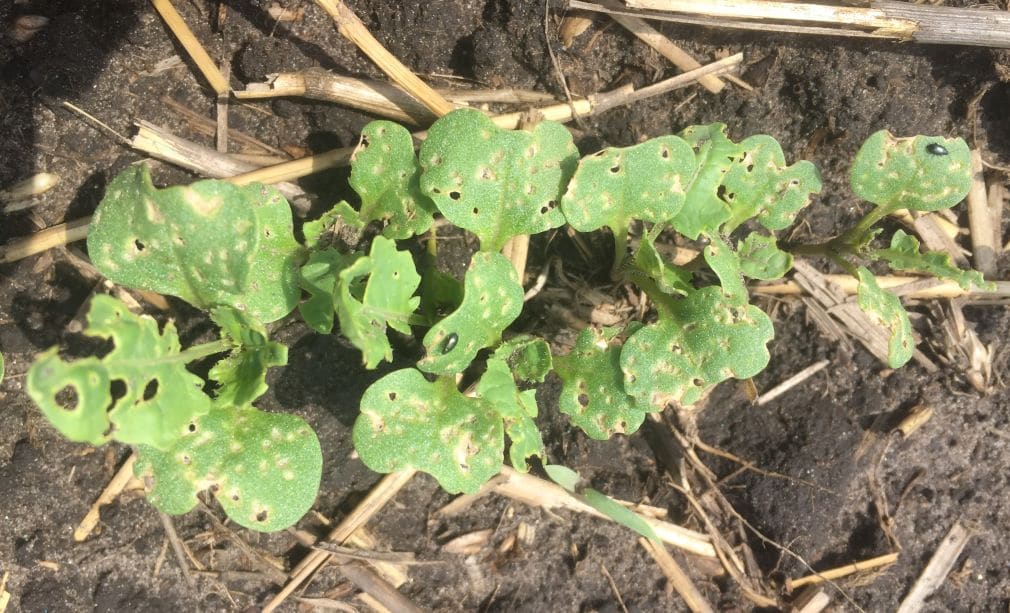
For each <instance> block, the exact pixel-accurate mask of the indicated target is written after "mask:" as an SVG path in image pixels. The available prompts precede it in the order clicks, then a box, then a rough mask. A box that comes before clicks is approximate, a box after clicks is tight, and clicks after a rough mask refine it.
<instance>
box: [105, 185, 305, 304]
mask: <svg viewBox="0 0 1010 613" xmlns="http://www.w3.org/2000/svg"><path fill="white" fill-rule="evenodd" d="M301 253H302V250H301V247H299V245H298V243H296V242H295V239H294V235H293V231H292V225H291V209H290V207H289V206H288V203H287V202H286V201H285V200H284V197H283V196H282V195H281V194H280V192H278V191H277V190H276V189H274V188H272V187H268V186H265V185H260V184H252V185H245V186H238V185H233V184H231V183H229V182H227V181H216V180H210V181H197V182H196V183H193V184H192V185H189V186H177V187H169V188H166V189H157V188H155V187H154V185H153V184H152V183H151V176H150V171H149V170H148V168H147V167H146V166H143V165H141V166H133V167H131V168H129V169H127V170H125V171H123V172H122V173H120V174H119V176H117V177H116V178H115V179H113V181H112V183H110V184H109V188H108V190H107V191H106V194H105V198H103V199H102V202H101V203H100V204H99V206H98V210H97V211H95V215H94V218H93V219H92V222H91V226H90V228H89V230H88V254H89V255H90V256H91V259H92V261H93V262H94V263H95V266H96V267H98V269H99V270H100V271H101V272H102V274H104V275H105V276H106V277H108V278H109V279H110V280H112V281H114V282H116V283H120V284H123V285H127V286H129V287H134V288H138V289H145V290H149V291H153V292H158V293H161V294H170V295H172V296H178V297H179V298H182V299H183V300H185V301H186V302H189V303H190V304H192V305H194V306H197V307H200V308H209V307H212V306H216V305H219V304H225V305H229V306H232V307H235V308H237V309H239V310H243V311H248V312H249V313H250V314H252V315H253V316H254V317H256V318H257V319H259V320H260V321H263V322H271V321H275V320H277V319H280V318H281V317H283V316H285V315H287V314H288V313H290V312H291V310H292V309H294V307H295V303H296V302H297V300H298V296H299V292H298V273H297V265H298V263H299V262H298V260H299V259H300V258H301V257H302V256H301Z"/></svg>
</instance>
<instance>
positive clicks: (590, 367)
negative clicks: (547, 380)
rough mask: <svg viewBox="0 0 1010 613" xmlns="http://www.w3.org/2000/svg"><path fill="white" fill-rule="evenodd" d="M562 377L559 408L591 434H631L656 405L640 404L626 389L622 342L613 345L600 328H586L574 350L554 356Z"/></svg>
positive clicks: (598, 436)
mask: <svg viewBox="0 0 1010 613" xmlns="http://www.w3.org/2000/svg"><path fill="white" fill-rule="evenodd" d="M554 370H555V372H557V373H558V376H559V377H561V382H562V388H561V397H560V400H559V408H560V409H561V412H562V413H565V414H566V415H568V416H569V417H571V420H572V423H574V424H575V425H576V426H578V427H580V428H582V430H583V431H584V432H585V433H586V434H587V435H589V437H590V438H595V439H599V440H605V439H608V438H610V437H611V436H612V435H614V434H618V433H624V434H631V433H633V432H635V431H636V430H638V428H639V426H641V425H642V422H643V421H644V420H645V414H646V413H648V412H651V411H655V410H656V409H654V408H652V406H651V405H649V404H639V403H638V402H636V401H635V399H634V398H632V397H631V396H629V395H628V394H626V393H624V374H623V373H622V372H621V346H620V345H611V344H610V343H609V342H608V339H607V338H606V337H605V336H604V335H603V334H601V333H600V332H598V331H596V330H593V329H591V328H589V329H586V330H583V331H582V333H581V334H579V338H578V340H577V341H576V343H575V347H574V348H573V349H572V351H571V353H569V354H568V355H565V356H561V357H557V358H555V360H554Z"/></svg>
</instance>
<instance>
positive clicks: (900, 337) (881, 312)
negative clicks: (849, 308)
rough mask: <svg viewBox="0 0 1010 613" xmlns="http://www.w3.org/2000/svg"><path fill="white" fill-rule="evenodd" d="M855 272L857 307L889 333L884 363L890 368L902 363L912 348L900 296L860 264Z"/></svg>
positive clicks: (903, 363) (912, 350)
mask: <svg viewBox="0 0 1010 613" xmlns="http://www.w3.org/2000/svg"><path fill="white" fill-rule="evenodd" d="M857 274H858V277H857V278H858V279H859V285H858V286H857V288H856V297H857V301H858V303H859V308H861V309H862V310H863V311H865V312H866V314H867V315H869V316H870V319H871V320H872V321H873V322H874V323H876V324H878V325H880V326H882V327H883V328H884V329H885V330H886V331H887V332H888V334H889V335H890V339H889V340H888V344H887V365H888V366H890V367H891V368H899V367H901V366H904V365H905V364H906V363H907V362H908V361H909V360H910V359H912V354H913V353H914V352H915V339H914V338H913V336H912V323H911V322H910V321H909V320H908V313H907V312H906V311H905V307H903V306H902V305H901V300H900V299H899V298H898V297H897V296H895V295H894V294H892V293H890V292H888V291H887V290H884V289H881V287H880V285H878V284H877V279H876V277H874V276H873V273H871V272H870V271H869V270H868V269H867V268H866V267H864V266H860V267H859V269H858V271H857Z"/></svg>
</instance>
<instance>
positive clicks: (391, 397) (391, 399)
mask: <svg viewBox="0 0 1010 613" xmlns="http://www.w3.org/2000/svg"><path fill="white" fill-rule="evenodd" d="M388 396H389V400H390V402H392V401H395V400H396V392H389V394H388Z"/></svg>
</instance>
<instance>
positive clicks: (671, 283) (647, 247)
mask: <svg viewBox="0 0 1010 613" xmlns="http://www.w3.org/2000/svg"><path fill="white" fill-rule="evenodd" d="M635 266H636V267H637V268H638V269H639V270H641V271H642V272H643V273H645V274H646V275H648V276H649V277H650V278H651V279H652V280H653V281H655V282H656V286H657V287H659V289H660V290H661V291H662V292H663V293H665V294H670V295H681V296H686V295H687V294H688V292H690V291H691V290H693V289H694V286H693V285H691V271H689V270H687V269H686V268H681V267H680V266H675V265H673V264H671V263H669V262H667V261H666V259H665V258H664V257H663V256H662V255H660V253H659V251H658V250H657V249H656V245H655V242H654V240H653V239H652V237H651V236H650V235H645V236H643V237H642V241H641V242H640V243H639V246H638V251H636V252H635Z"/></svg>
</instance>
